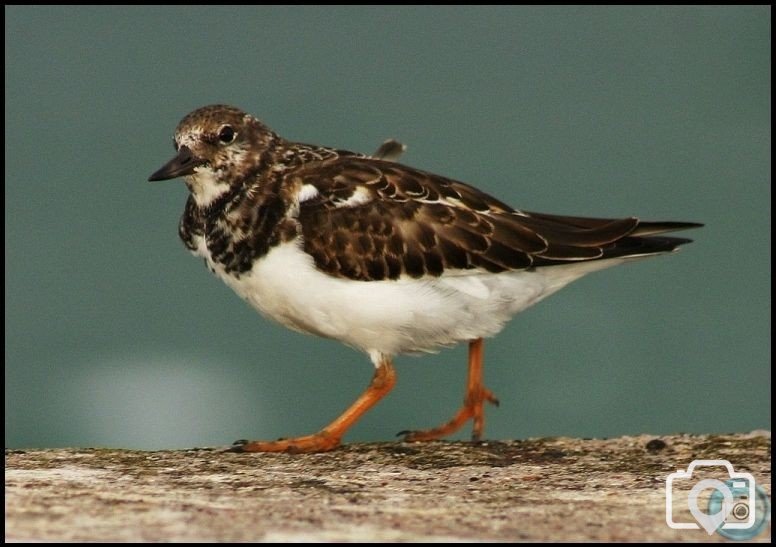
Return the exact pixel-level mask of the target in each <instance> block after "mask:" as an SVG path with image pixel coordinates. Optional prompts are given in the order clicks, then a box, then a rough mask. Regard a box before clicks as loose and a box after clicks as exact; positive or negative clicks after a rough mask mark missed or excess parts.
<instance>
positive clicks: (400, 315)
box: [199, 243, 620, 355]
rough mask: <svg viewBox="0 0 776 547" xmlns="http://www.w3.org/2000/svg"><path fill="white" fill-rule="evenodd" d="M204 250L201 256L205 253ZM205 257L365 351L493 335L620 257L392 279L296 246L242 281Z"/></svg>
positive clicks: (273, 302)
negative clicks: (344, 268) (367, 275)
mask: <svg viewBox="0 0 776 547" xmlns="http://www.w3.org/2000/svg"><path fill="white" fill-rule="evenodd" d="M202 247H203V246H200V249H199V251H200V252H199V254H203V255H205V258H208V253H207V252H206V250H205V249H203V248H202ZM203 251H204V252H203ZM208 262H209V263H210V266H211V267H212V269H214V270H215V272H216V274H218V275H219V277H221V278H222V279H223V280H224V282H225V283H226V284H227V285H229V286H230V287H231V288H232V289H234V291H235V292H236V293H237V294H239V295H240V296H241V297H243V298H244V299H245V300H247V301H248V302H249V303H250V304H251V305H252V306H253V307H255V308H256V309H257V310H259V311H260V312H261V313H263V314H264V315H266V316H267V317H270V318H272V319H274V320H275V321H278V322H280V323H281V324H283V325H285V326H287V327H289V328H291V329H294V330H298V331H301V332H307V333H311V334H317V335H319V336H324V337H327V338H334V339H336V340H340V341H342V342H343V343H345V344H348V345H349V346H352V347H355V348H358V349H361V350H363V351H366V352H368V353H374V352H379V353H382V354H385V355H395V354H398V353H406V352H421V351H436V350H438V349H439V348H440V347H441V346H447V345H451V344H455V343H457V342H461V341H467V340H472V339H475V338H480V337H488V336H493V335H495V334H496V333H498V332H499V331H500V330H501V329H502V328H503V326H504V324H505V323H506V322H507V321H508V320H509V319H510V318H511V317H512V316H513V315H514V314H516V313H518V312H520V311H522V310H524V309H525V308H527V307H528V306H530V305H532V304H534V303H536V302H538V301H539V300H541V299H542V298H544V297H546V296H548V295H550V294H552V293H553V292H555V291H556V290H558V289H560V288H561V287H563V286H565V285H566V284H568V283H570V282H571V281H573V280H575V279H578V278H579V277H581V276H582V275H585V274H586V273H588V272H590V271H593V270H597V269H602V268H605V267H607V266H610V265H613V264H615V263H619V262H620V260H616V261H615V260H612V261H596V262H586V263H576V264H570V265H568V266H554V267H551V268H540V269H538V270H536V271H521V272H505V273H500V274H491V273H487V272H480V271H474V270H466V271H461V270H459V271H457V272H455V273H454V274H452V275H444V276H442V277H439V278H434V277H428V278H423V279H410V278H402V279H399V280H387V281H352V280H348V279H341V278H336V277H332V276H329V275H326V274H325V273H322V272H320V271H319V270H317V269H316V268H315V266H314V263H313V259H312V257H310V256H309V255H307V254H306V253H304V252H303V251H302V250H300V248H299V246H298V245H297V244H296V243H287V244H282V245H280V246H278V247H275V248H273V249H272V250H271V251H270V252H269V253H268V254H267V255H266V256H265V257H264V258H262V259H261V260H259V261H258V262H256V263H255V264H254V266H253V269H252V270H251V271H249V272H246V273H244V274H243V275H241V277H240V279H235V278H234V277H232V276H229V275H226V274H225V273H224V272H223V269H222V268H220V266H218V265H217V264H213V263H212V262H210V261H209V260H208Z"/></svg>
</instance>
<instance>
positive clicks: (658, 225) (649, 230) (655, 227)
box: [628, 222, 703, 245]
mask: <svg viewBox="0 0 776 547" xmlns="http://www.w3.org/2000/svg"><path fill="white" fill-rule="evenodd" d="M702 226H703V224H699V223H697V222H639V224H638V226H636V228H635V229H634V230H633V231H632V232H631V233H630V234H628V235H629V236H652V235H657V234H663V233H665V232H676V231H678V230H689V229H690V228H700V227H702ZM668 239H672V238H668ZM673 239H680V238H673ZM690 241H692V240H691V239H686V240H684V241H683V243H689V242H690ZM677 245H682V243H678V244H677Z"/></svg>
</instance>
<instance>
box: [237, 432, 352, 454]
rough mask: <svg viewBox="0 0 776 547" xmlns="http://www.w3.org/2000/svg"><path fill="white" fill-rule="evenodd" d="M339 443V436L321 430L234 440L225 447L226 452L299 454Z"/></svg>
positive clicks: (321, 449) (316, 450) (335, 446)
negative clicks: (288, 436) (273, 438)
mask: <svg viewBox="0 0 776 547" xmlns="http://www.w3.org/2000/svg"><path fill="white" fill-rule="evenodd" d="M339 445H340V438H339V437H334V436H332V435H331V434H329V433H327V432H325V431H321V432H320V433H316V434H315V435H305V436H304V437H295V438H293V439H279V440H277V441H245V440H242V441H235V443H234V444H233V445H232V446H231V448H229V449H227V452H289V453H291V454H299V453H302V452H328V451H329V450H334V449H335V448H337V447H338V446H339Z"/></svg>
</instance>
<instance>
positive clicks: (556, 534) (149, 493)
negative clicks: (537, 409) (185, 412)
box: [5, 431, 771, 541]
mask: <svg viewBox="0 0 776 547" xmlns="http://www.w3.org/2000/svg"><path fill="white" fill-rule="evenodd" d="M700 458H703V459H727V460H729V461H730V462H731V463H733V464H734V465H735V467H736V470H745V471H748V472H750V473H752V474H753V475H754V476H755V478H756V480H757V482H758V484H760V485H761V486H762V487H763V488H764V489H765V491H766V492H767V493H768V494H769V495H770V483H771V448H770V434H769V433H768V432H762V431H761V432H753V433H749V434H736V435H701V436H690V435H675V436H662V437H655V436H649V435H642V436H636V437H621V438H617V439H609V440H581V439H571V438H552V439H529V440H524V441H507V442H487V443H480V444H470V443H459V442H435V443H414V444H413V443H375V444H351V445H345V446H344V447H343V448H341V449H338V450H336V451H333V452H329V453H326V454H302V455H290V454H233V453H223V452H220V451H218V450H214V449H193V450H184V451H160V452H141V451H131V450H110V449H49V450H25V451H22V450H9V451H6V476H5V480H6V483H5V484H6V523H5V524H6V529H5V532H6V538H7V540H11V541H29V540H33V541H35V540H43V541H55V540H64V541H461V540H463V541H470V540H505V541H527V540H619V541H635V540H668V541H682V540H691V541H709V540H713V541H724V538H722V537H720V536H719V535H717V534H714V535H713V536H708V535H707V534H706V533H705V532H704V531H701V530H672V529H670V528H668V526H667V525H666V522H665V479H666V476H667V475H668V474H669V473H672V472H674V471H676V470H677V469H679V468H682V469H686V467H687V465H688V464H689V463H690V461H692V460H693V459H700ZM756 540H757V541H769V540H770V524H768V525H767V526H766V528H765V530H764V531H763V533H761V534H760V535H759V536H758V537H757V538H756Z"/></svg>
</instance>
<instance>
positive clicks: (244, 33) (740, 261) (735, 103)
mask: <svg viewBox="0 0 776 547" xmlns="http://www.w3.org/2000/svg"><path fill="white" fill-rule="evenodd" d="M5 15H6V22H5V25H6V26H5V31H6V32H5V48H6V49H5V61H6V73H5V92H6V100H5V116H6V124H5V156H6V164H5V259H6V269H5V273H6V281H5V297H6V306H5V319H6V326H5V335H6V341H5V363H6V372H5V380H6V387H5V395H6V403H5V405H6V406H5V409H6V417H5V420H6V421H5V426H6V433H5V435H6V437H5V440H6V445H7V446H9V447H39V446H112V447H135V448H161V447H168V448H171V447H190V446H204V445H224V444H228V443H230V442H231V441H233V440H235V439H238V438H252V439H260V438H263V439H273V438H277V437H280V436H290V435H299V434H305V433H311V432H313V431H315V430H317V429H318V428H320V427H321V426H323V425H324V424H325V423H327V422H328V421H329V420H330V419H332V418H334V417H335V416H336V415H337V414H338V413H339V412H340V411H341V410H342V409H344V408H345V406H347V405H348V404H349V403H350V402H351V401H352V400H353V399H354V398H355V397H356V396H357V395H358V393H360V391H361V390H362V389H363V388H364V387H365V386H366V384H367V383H368V381H369V379H370V377H371V375H372V370H371V369H372V366H371V364H370V363H369V360H368V359H367V357H366V356H365V355H361V354H359V353H356V352H354V351H353V350H351V349H348V348H346V347H344V346H342V345H340V344H338V343H336V342H333V341H328V340H322V339H317V338H313V337H309V336H304V335H301V334H297V333H293V332H290V331H287V330H285V329H284V328H283V327H280V326H278V325H276V324H273V323H271V322H269V321H268V320H266V319H264V318H262V317H261V316H259V315H258V314H257V313H256V312H254V311H253V310H252V309H251V308H249V307H248V306H247V305H246V304H245V303H244V302H243V301H242V300H240V299H239V298H238V297H237V296H235V295H234V294H233V293H232V292H231V291H230V290H229V289H228V288H227V287H226V286H225V285H223V284H222V283H221V282H220V281H219V280H217V279H216V278H214V277H213V276H212V275H211V274H210V273H209V272H208V271H207V270H206V268H205V267H203V264H202V262H201V260H199V259H195V258H193V257H192V256H191V255H190V254H189V253H188V252H187V251H186V250H185V249H184V247H183V245H182V244H181V243H180V241H179V240H178V235H177V224H178V218H179V216H180V214H181V213H182V210H183V204H184V202H185V198H186V189H185V187H184V186H183V184H182V183H181V182H180V181H172V182H166V183H154V184H151V183H148V182H146V179H147V177H148V175H149V174H150V173H151V172H152V171H154V170H155V169H157V168H158V167H159V166H161V165H162V163H164V162H165V161H167V159H169V157H171V155H172V152H173V148H172V145H171V137H172V133H173V130H174V128H175V126H176V124H177V123H178V121H179V120H180V118H182V117H183V116H184V115H185V114H186V113H188V112H189V111H191V110H193V109H194V108H197V107H199V106H202V105H205V104H210V103H216V102H223V103H229V104H233V105H236V106H239V107H241V108H243V109H244V110H246V111H249V112H251V113H253V114H255V115H256V116H257V117H259V118H261V119H263V120H264V121H265V122H266V123H267V124H268V125H269V126H270V127H272V128H273V129H275V130H276V131H277V132H279V133H280V134H281V135H283V136H285V137H286V138H289V139H293V140H299V141H304V142H311V143H318V144H326V145H329V146H335V147H339V148H346V149H353V150H357V151H363V152H371V151H372V150H373V149H375V148H376V147H377V145H378V144H379V143H381V142H382V141H383V140H384V139H386V138H388V137H395V138H398V139H400V140H401V141H403V142H405V143H407V145H408V150H407V152H406V154H405V156H404V157H403V158H402V161H403V162H405V163H407V164H409V165H412V166H416V167H419V168H422V169H426V170H430V171H433V172H437V173H440V174H444V175H447V176H449V177H453V178H456V179H459V180H463V181H466V182H469V183H471V184H474V185H475V186H478V187H479V188H481V189H483V190H485V191H488V192H489V193H492V194H494V195H495V196H497V197H499V198H500V199H502V200H504V201H506V202H508V203H510V204H512V205H514V206H516V207H520V208H524V209H526V210H534V211H543V212H548V213H558V214H577V215H595V216H613V217H617V216H627V215H637V216H640V217H641V218H645V219H651V220H686V221H697V222H704V223H706V227H705V228H703V229H700V230H695V231H693V232H692V233H690V232H686V233H685V234H682V235H687V236H689V237H692V238H694V239H695V242H694V243H693V244H691V245H689V246H687V247H684V248H683V249H682V251H681V252H680V253H678V254H676V255H672V256H666V257H658V258H654V259H651V260H646V261H642V262H639V263H637V264H631V265H627V266H623V267H619V268H614V269H611V270H607V271H605V272H602V273H597V274H594V275H591V276H588V277H586V278H585V279H583V280H581V281H578V282H577V283H575V284H573V285H572V286H570V287H568V288H566V289H565V290H564V291H561V292H560V293H559V294H558V295H556V296H553V297H552V298H550V299H548V300H547V301H545V302H543V303H541V304H540V305H538V306H536V307H534V308H532V309H530V310H528V311H526V312H524V313H522V314H521V315H520V316H518V317H517V318H516V319H515V320H513V321H512V322H511V323H510V324H509V325H508V326H507V328H506V329H505V330H504V331H503V332H502V333H501V335H499V336H498V337H497V338H495V339H494V340H492V341H489V342H488V343H487V344H486V371H485V374H486V382H487V384H488V385H489V386H490V387H491V388H492V389H493V391H494V392H495V393H496V394H497V395H498V397H499V398H500V399H501V407H500V408H498V409H496V408H491V409H489V410H488V414H487V420H488V424H487V435H488V437H490V438H496V439H503V438H525V437H531V436H555V435H575V436H583V437H606V436H614V435H620V434H638V433H654V434H661V433H673V432H732V431H748V430H752V429H770V387H769V386H770V302H771V298H770V296H771V293H770V277H771V276H770V242H771V239H770V216H771V210H770V194H771V192H770V188H771V175H770V173H771V164H770V148H771V138H770V137H771V134H770V127H771V111H770V97H771V88H770V78H771V73H770V49H771V48H770V20H771V19H770V17H771V11H770V8H769V7H707V8H704V7H682V8H672V7H638V8H592V7H571V8H569V7H544V8H541V7H513V8H507V7H505V8H492V7H489V8H476V7H470V8H429V7H393V8H388V7H383V8H315V7H211V8H200V7H169V8H154V7H145V8H63V7H45V8H27V7H6V9H5ZM289 275H293V272H289ZM465 360H466V350H465V348H464V347H459V348H455V349H451V350H444V351H442V352H441V353H439V354H436V355H427V356H421V357H401V358H399V359H398V360H397V371H398V378H399V381H398V385H397V387H396V389H395V391H394V392H393V393H392V394H391V395H390V396H389V397H388V398H387V399H386V400H384V401H383V402H382V403H381V404H380V405H378V406H377V407H376V408H375V409H374V410H373V411H372V412H370V413H369V414H368V415H367V416H366V417H365V418H364V419H363V420H362V421H361V422H360V423H359V424H358V425H357V426H356V427H354V428H353V430H352V431H351V433H350V434H349V436H348V438H347V440H351V441H358V440H361V441H363V440H389V439H392V438H394V434H395V433H396V432H398V431H400V430H403V429H412V428H422V427H428V426H432V425H437V424H438V423H439V422H442V421H443V420H446V419H447V418H449V417H450V416H451V415H452V413H453V412H454V411H455V410H456V408H457V407H458V405H459V404H460V401H461V398H462V394H463V388H464V379H465ZM468 434H469V432H468V430H467V431H466V432H464V433H462V434H461V435H459V438H466V437H467V436H468Z"/></svg>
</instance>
